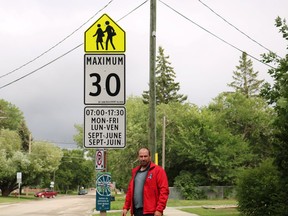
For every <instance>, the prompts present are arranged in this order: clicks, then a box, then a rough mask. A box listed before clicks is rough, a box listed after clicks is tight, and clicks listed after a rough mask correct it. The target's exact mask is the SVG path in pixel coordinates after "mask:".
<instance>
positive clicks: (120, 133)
mask: <svg viewBox="0 0 288 216" xmlns="http://www.w3.org/2000/svg"><path fill="white" fill-rule="evenodd" d="M84 115H85V119H84V147H85V148H124V147H125V145H126V109H125V107H120V106H110V107H109V106H99V107H98V106H97V107H96V106H88V107H85V109H84Z"/></svg>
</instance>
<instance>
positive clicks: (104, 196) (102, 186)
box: [96, 172, 111, 211]
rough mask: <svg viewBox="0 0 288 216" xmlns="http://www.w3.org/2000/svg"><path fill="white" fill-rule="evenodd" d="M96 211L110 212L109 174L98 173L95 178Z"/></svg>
mask: <svg viewBox="0 0 288 216" xmlns="http://www.w3.org/2000/svg"><path fill="white" fill-rule="evenodd" d="M96 178H97V179H96V210H97V211H107V210H110V204H111V200H110V197H111V189H110V184H111V173H109V172H100V173H97V176H96Z"/></svg>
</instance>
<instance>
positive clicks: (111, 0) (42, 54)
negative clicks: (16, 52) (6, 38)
mask: <svg viewBox="0 0 288 216" xmlns="http://www.w3.org/2000/svg"><path fill="white" fill-rule="evenodd" d="M113 1H114V0H110V1H109V2H108V3H107V4H106V5H105V6H104V7H103V8H101V9H100V10H98V11H97V12H96V13H95V14H94V15H93V16H92V17H90V18H89V19H88V20H87V21H86V22H84V23H83V24H82V25H80V26H79V27H78V28H76V29H75V30H74V31H73V32H72V33H70V34H69V35H67V36H66V37H65V38H63V39H62V40H60V41H59V42H58V43H56V44H55V45H54V46H52V47H51V48H49V49H48V50H46V51H44V52H43V53H41V54H40V55H38V56H37V57H35V58H34V59H32V60H30V61H28V62H26V63H25V64H23V65H21V66H20V67H18V68H16V69H14V70H12V71H10V72H8V73H6V74H4V75H1V76H0V79H1V78H3V77H5V76H8V75H9V74H12V73H14V72H16V71H18V70H20V69H21V68H23V67H25V66H27V65H29V64H31V63H32V62H34V61H36V60H37V59H39V58H40V57H42V56H44V55H45V54H47V53H48V52H50V51H51V50H53V49H54V48H56V47H57V46H58V45H60V44H61V43H63V42H64V41H65V40H67V39H68V38H70V37H71V36H72V35H73V34H75V33H76V32H77V31H79V30H80V29H81V28H82V27H83V26H84V25H86V24H87V23H88V22H89V21H90V20H92V19H93V18H94V17H95V16H96V15H97V14H98V13H100V12H101V11H102V10H104V9H105V8H106V7H108V6H109V5H110V4H111V3H112V2H113Z"/></svg>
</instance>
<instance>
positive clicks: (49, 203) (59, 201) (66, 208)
mask: <svg viewBox="0 0 288 216" xmlns="http://www.w3.org/2000/svg"><path fill="white" fill-rule="evenodd" d="M95 203H96V201H95V194H94V195H88V194H87V195H80V196H79V195H77V196H61V195H59V196H57V197H56V198H54V199H53V198H50V199H48V198H44V199H39V200H35V201H27V202H20V203H13V204H0V216H11V215H13V216H18V215H19V216H20V215H21V216H36V215H37V216H39V215H41V216H51V215H53V216H60V215H61V216H90V215H91V214H92V212H93V209H94V208H95V205H96V204H95Z"/></svg>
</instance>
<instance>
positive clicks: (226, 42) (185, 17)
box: [159, 0, 275, 69]
mask: <svg viewBox="0 0 288 216" xmlns="http://www.w3.org/2000/svg"><path fill="white" fill-rule="evenodd" d="M159 2H161V3H162V4H164V5H165V6H166V7H168V8H169V9H171V10H172V11H174V12H175V13H177V14H178V15H180V16H181V17H183V18H184V19H186V20H188V21H189V22H191V23H193V24H194V25H196V26H198V27H199V28H201V29H202V30H204V31H206V32H207V33H209V34H210V35H212V36H213V37H215V38H217V39H218V40H220V41H222V42H224V43H225V44H227V45H229V46H231V47H233V48H234V49H236V50H238V51H239V52H241V53H243V52H244V51H243V50H241V49H240V48H238V47H236V46H235V45H233V44H231V43H229V42H228V41H226V40H224V39H223V38H221V37H219V36H217V35H216V34H214V33H213V32H211V31H209V30H208V29H206V28H204V27H202V26H201V25H199V24H197V23H196V22H194V21H193V20H191V19H190V18H188V17H187V16H185V15H183V14H182V13H180V12H179V11H177V10H176V9H174V8H173V7H171V6H170V5H168V4H167V3H165V2H163V1H162V0H159ZM246 53H247V52H246ZM247 55H248V56H250V57H251V58H252V59H254V60H256V61H258V62H260V63H262V64H264V65H266V66H268V67H270V68H272V69H275V68H274V67H273V66H271V65H269V64H267V63H265V62H262V61H261V60H260V59H258V58H256V57H255V56H253V55H251V54H249V53H247Z"/></svg>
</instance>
